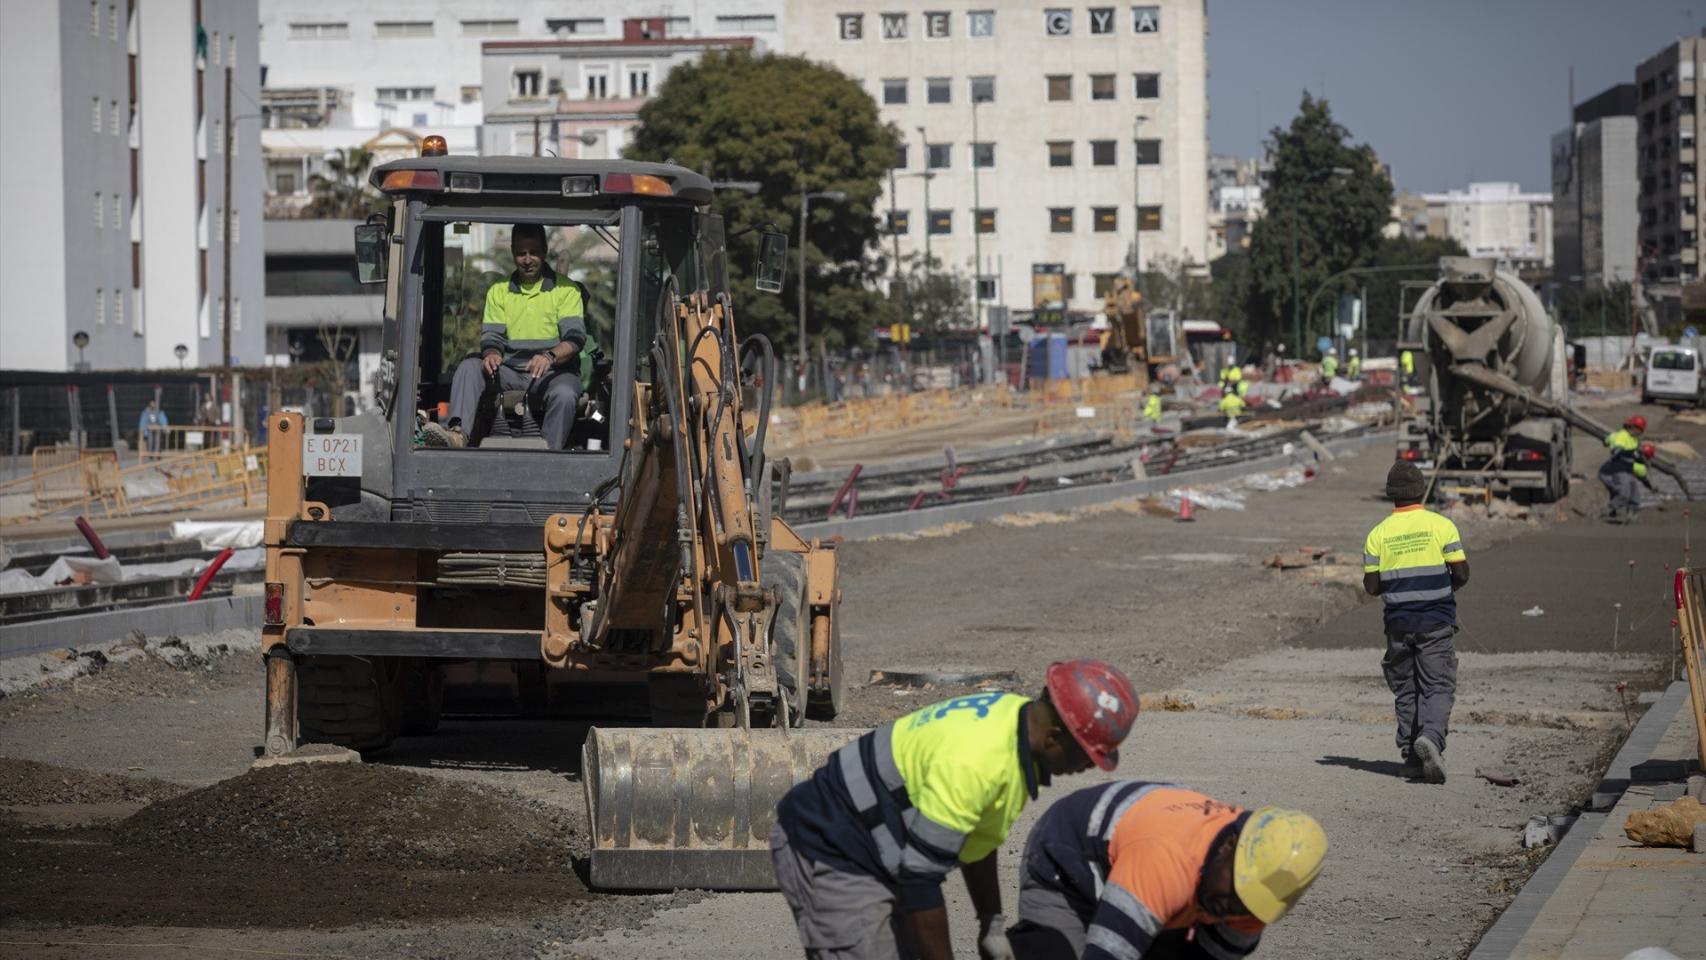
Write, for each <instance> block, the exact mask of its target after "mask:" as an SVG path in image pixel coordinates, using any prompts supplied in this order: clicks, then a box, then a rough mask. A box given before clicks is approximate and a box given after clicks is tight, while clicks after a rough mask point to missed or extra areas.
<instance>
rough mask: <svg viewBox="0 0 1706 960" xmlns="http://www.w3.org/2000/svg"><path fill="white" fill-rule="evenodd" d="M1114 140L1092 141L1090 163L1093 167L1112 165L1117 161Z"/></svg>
mask: <svg viewBox="0 0 1706 960" xmlns="http://www.w3.org/2000/svg"><path fill="white" fill-rule="evenodd" d="M1114 143H1115V141H1113V140H1092V141H1090V165H1091V166H1093V167H1111V166H1113V165H1114V163H1115V162H1116V160H1115V149H1114Z"/></svg>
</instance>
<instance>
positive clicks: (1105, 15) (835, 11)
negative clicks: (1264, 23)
mask: <svg viewBox="0 0 1706 960" xmlns="http://www.w3.org/2000/svg"><path fill="white" fill-rule="evenodd" d="M1204 7H1205V4H1204V2H1203V0H1165V2H1156V3H1145V4H1140V5H1135V6H1134V5H1131V4H1121V5H1118V6H1104V5H1099V4H1090V5H1078V6H1065V5H1062V6H1045V5H1039V4H1035V3H1026V2H1020V0H966V2H957V3H944V4H942V5H940V6H937V7H930V8H923V7H914V6H911V5H908V4H895V3H890V2H886V0H885V2H877V0H787V7H786V12H785V27H784V34H785V36H786V47H787V49H788V51H789V52H790V53H800V54H804V55H805V56H807V57H810V58H812V59H814V60H821V61H826V62H828V63H831V64H834V65H835V66H837V67H839V68H841V69H842V70H844V71H846V72H848V73H849V74H851V75H853V76H854V77H855V78H857V79H858V80H859V81H860V82H861V83H862V84H863V85H864V86H865V89H866V90H867V91H869V92H870V94H871V96H872V97H874V98H875V99H876V101H877V103H878V105H879V108H880V109H881V111H882V116H883V119H885V120H887V121H889V122H891V123H893V124H894V125H895V126H896V127H897V128H899V129H900V131H901V133H902V135H903V137H904V151H903V156H900V157H897V158H896V165H897V169H896V170H895V189H894V191H893V193H892V195H889V196H887V197H885V198H884V199H883V200H881V201H879V204H878V209H879V210H880V211H888V212H890V213H891V214H892V223H893V227H894V229H895V230H896V231H898V232H899V234H900V237H899V241H900V249H901V252H902V254H903V255H905V254H908V253H912V252H923V251H925V250H926V248H928V250H929V252H930V253H931V254H932V255H933V256H935V257H936V258H937V259H939V260H941V261H942V262H943V263H944V264H945V265H946V266H948V267H950V268H953V269H957V270H961V271H964V272H965V273H966V274H967V275H968V276H972V275H976V276H977V277H978V278H979V284H978V286H979V287H980V292H981V294H982V296H983V298H984V300H985V301H986V302H987V303H994V304H1003V305H1006V306H1008V307H1009V308H1011V309H1012V310H1013V311H1014V312H1015V313H1019V312H1023V311H1029V310H1031V309H1032V307H1033V282H1032V277H1033V273H1034V272H1038V271H1041V272H1055V273H1058V274H1060V275H1062V276H1063V277H1064V280H1065V283H1064V288H1065V299H1066V306H1067V308H1068V309H1069V310H1073V311H1080V312H1093V311H1099V310H1100V307H1101V301H1100V294H1101V293H1102V292H1103V290H1105V289H1106V288H1108V287H1109V286H1110V285H1111V284H1112V283H1113V280H1114V278H1115V277H1117V276H1119V275H1120V274H1121V272H1122V271H1123V270H1124V269H1125V264H1126V260H1127V256H1128V254H1129V253H1130V251H1131V250H1132V247H1133V245H1134V241H1135V240H1141V242H1140V243H1138V244H1137V246H1138V253H1139V256H1140V257H1141V259H1142V261H1143V262H1145V263H1148V262H1149V261H1151V260H1152V258H1154V257H1156V256H1158V255H1161V254H1166V255H1168V256H1171V257H1175V258H1179V259H1181V260H1185V261H1188V262H1192V263H1198V264H1204V263H1206V262H1207V260H1208V257H1209V255H1210V252H1211V251H1210V243H1209V236H1208V219H1209V218H1208V183H1207V167H1208V156H1207V154H1208V138H1207V118H1208V98H1207V58H1206V53H1205V39H1206V36H1207V32H1208V23H1207V14H1206V11H1205V9H1204ZM974 104H975V106H974ZM1140 118H1141V119H1140ZM1042 289H1047V287H1042Z"/></svg>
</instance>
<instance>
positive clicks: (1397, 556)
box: [1362, 460, 1469, 783]
mask: <svg viewBox="0 0 1706 960" xmlns="http://www.w3.org/2000/svg"><path fill="white" fill-rule="evenodd" d="M1426 495H1427V479H1426V478H1425V477H1423V476H1422V471H1421V470H1420V469H1418V468H1417V467H1416V465H1415V464H1413V463H1410V462H1408V461H1405V460H1400V461H1398V462H1397V463H1394V464H1393V465H1392V469H1391V470H1390V471H1389V472H1388V473H1387V474H1386V496H1388V497H1389V498H1391V500H1392V514H1391V515H1390V516H1388V517H1387V518H1386V519H1385V520H1382V521H1380V523H1379V524H1377V525H1376V526H1375V528H1374V529H1373V530H1370V531H1369V533H1368V540H1367V541H1365V542H1364V543H1363V547H1362V563H1363V566H1362V570H1363V573H1362V586H1363V589H1364V590H1366V591H1368V593H1369V594H1370V595H1371V596H1378V597H1381V598H1383V599H1384V600H1385V601H1386V657H1385V658H1384V659H1383V660H1381V661H1380V666H1381V669H1382V670H1383V671H1385V673H1386V685H1387V686H1388V687H1389V688H1391V690H1392V695H1393V697H1394V701H1393V707H1394V709H1395V711H1396V712H1397V714H1398V752H1399V754H1401V755H1402V756H1403V758H1404V775H1405V776H1407V777H1410V778H1412V779H1418V780H1423V781H1425V782H1427V783H1444V782H1445V759H1444V756H1443V755H1444V753H1445V734H1446V729H1447V727H1449V726H1450V723H1451V706H1452V703H1453V701H1454V700H1455V699H1456V696H1457V650H1456V649H1455V647H1454V645H1453V642H1452V637H1454V636H1456V635H1457V597H1456V593H1457V591H1458V590H1461V589H1462V588H1463V586H1464V585H1465V584H1467V583H1468V582H1469V558H1468V556H1467V555H1466V554H1465V553H1464V552H1463V538H1462V537H1461V536H1459V535H1458V533H1457V525H1456V524H1454V523H1452V522H1451V521H1450V520H1448V519H1446V518H1445V517H1442V516H1440V515H1439V514H1437V513H1434V512H1433V511H1431V510H1428V509H1425V508H1424V507H1423V506H1422V498H1423V497H1424V496H1426Z"/></svg>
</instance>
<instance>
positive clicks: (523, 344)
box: [423, 223, 586, 450]
mask: <svg viewBox="0 0 1706 960" xmlns="http://www.w3.org/2000/svg"><path fill="white" fill-rule="evenodd" d="M510 250H511V252H513V253H514V254H515V271H514V272H512V273H511V274H510V275H509V277H508V279H504V280H499V281H498V282H497V283H494V284H492V286H491V288H490V289H488V290H487V291H486V308H485V313H484V314H483V315H482V316H481V319H480V355H479V356H478V357H468V358H466V359H464V360H463V361H462V362H461V363H459V364H457V365H456V373H455V374H454V375H453V376H452V377H451V381H450V418H449V420H448V421H446V422H445V423H443V424H439V423H428V424H426V425H425V426H424V427H423V435H424V438H425V440H426V443H427V445H428V446H435V447H463V446H467V445H468V433H469V432H470V431H472V430H473V428H474V421H475V419H476V417H477V415H478V413H479V408H480V400H481V398H482V397H484V396H486V394H487V390H488V386H489V387H490V388H493V389H496V390H500V391H502V390H525V391H527V393H528V396H529V399H531V400H533V401H534V402H535V403H538V404H540V405H542V406H543V407H544V421H543V422H542V423H541V424H540V432H541V433H542V434H543V435H544V437H545V444H546V446H548V447H550V448H551V449H552V450H566V449H568V446H569V431H570V430H571V429H572V428H573V427H574V422H575V406H576V404H577V403H579V401H580V395H581V378H580V370H581V365H580V364H579V363H577V362H576V358H577V357H578V356H579V355H580V351H581V348H582V347H584V346H585V345H586V319H585V311H586V304H585V302H584V296H583V294H582V291H581V286H580V284H578V283H575V282H574V281H572V280H568V279H567V278H562V277H558V275H557V272H556V271H555V270H553V269H551V265H550V264H548V263H546V262H545V228H544V227H543V226H540V225H539V224H537V223H518V224H516V225H515V226H514V227H512V228H511V229H510Z"/></svg>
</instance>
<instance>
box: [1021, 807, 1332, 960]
mask: <svg viewBox="0 0 1706 960" xmlns="http://www.w3.org/2000/svg"><path fill="white" fill-rule="evenodd" d="M1326 855H1327V835H1326V833H1325V832H1324V831H1322V829H1321V825H1320V824H1319V823H1316V822H1315V819H1314V818H1313V817H1310V816H1309V815H1308V814H1305V813H1299V812H1297V811H1294V810H1282V809H1280V808H1278V807H1262V808H1261V809H1258V810H1254V811H1251V810H1245V809H1242V808H1240V807H1238V806H1235V805H1233V804H1230V803H1226V802H1223V801H1220V800H1216V799H1214V798H1213V797H1209V796H1206V795H1204V794H1201V793H1198V792H1196V791H1195V790H1191V789H1188V788H1185V787H1180V786H1175V785H1173V784H1167V783H1146V782H1143V781H1141V780H1120V781H1115V782H1113V783H1107V784H1100V785H1098V786H1094V787H1088V788H1086V789H1083V790H1077V791H1074V792H1073V793H1072V794H1070V795H1068V796H1066V797H1064V798H1062V799H1061V800H1059V801H1057V802H1056V803H1055V804H1054V805H1053V806H1052V807H1049V809H1048V812H1046V813H1044V814H1043V816H1042V818H1041V819H1040V820H1038V821H1037V825H1036V826H1035V827H1033V828H1032V829H1031V835H1030V837H1029V838H1027V839H1026V841H1025V862H1024V865H1023V867H1022V868H1021V869H1020V872H1019V922H1018V923H1016V924H1015V925H1014V926H1013V927H1012V928H1011V929H1010V930H1008V932H1007V940H1008V942H1009V943H1010V944H1011V945H1012V947H1013V956H1014V957H1015V958H1017V960H1054V958H1062V960H1067V958H1078V957H1083V958H1084V960H1103V958H1117V960H1139V958H1141V960H1164V958H1179V960H1184V958H1198V957H1202V958H1236V957H1245V956H1249V955H1250V954H1251V953H1252V952H1254V951H1255V949H1256V945H1257V944H1258V942H1259V941H1260V940H1261V935H1262V930H1263V928H1264V927H1266V926H1267V925H1269V924H1272V923H1275V922H1277V921H1278V920H1279V919H1280V918H1281V917H1283V916H1285V914H1286V913H1287V912H1288V911H1289V910H1291V908H1292V907H1294V906H1296V904H1297V901H1298V898H1300V897H1302V896H1303V892H1304V891H1305V890H1308V889H1309V885H1310V884H1312V883H1314V882H1315V878H1316V877H1317V876H1318V875H1319V874H1320V872H1321V863H1322V861H1323V860H1324V859H1325V857H1326Z"/></svg>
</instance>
